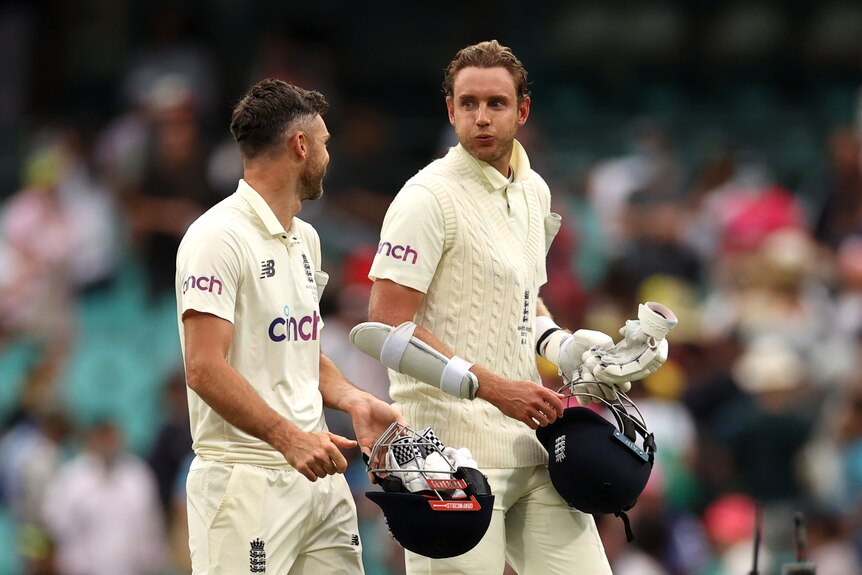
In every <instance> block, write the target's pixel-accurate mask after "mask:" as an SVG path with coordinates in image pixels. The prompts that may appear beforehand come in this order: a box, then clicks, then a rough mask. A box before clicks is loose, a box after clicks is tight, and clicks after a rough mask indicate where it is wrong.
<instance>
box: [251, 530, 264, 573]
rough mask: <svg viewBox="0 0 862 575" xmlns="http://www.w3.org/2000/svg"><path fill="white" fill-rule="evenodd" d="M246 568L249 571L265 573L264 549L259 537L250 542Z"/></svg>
mask: <svg viewBox="0 0 862 575" xmlns="http://www.w3.org/2000/svg"><path fill="white" fill-rule="evenodd" d="M248 570H249V571H250V572H251V573H266V551H265V550H264V548H263V541H262V540H261V539H260V538H257V539H255V540H254V541H252V542H251V550H250V551H249V552H248Z"/></svg>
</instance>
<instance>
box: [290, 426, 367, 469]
mask: <svg viewBox="0 0 862 575" xmlns="http://www.w3.org/2000/svg"><path fill="white" fill-rule="evenodd" d="M351 447H356V441H354V440H352V439H347V438H346V437H342V436H340V435H336V434H334V433H330V432H329V431H317V432H307V431H300V430H296V431H295V432H294V433H292V434H291V437H290V440H289V441H288V442H287V445H286V446H285V447H284V448H283V449H282V450H281V452H282V454H283V455H284V458H285V459H286V460H287V462H288V463H290V464H291V465H292V466H293V468H294V469H296V470H297V471H299V472H300V473H302V474H303V475H304V476H305V477H306V478H307V479H308V480H309V481H317V479H318V478H323V477H326V476H327V475H334V474H336V473H344V471H345V470H346V469H347V459H345V457H344V454H342V453H341V451H339V448H341V449H349V448H351Z"/></svg>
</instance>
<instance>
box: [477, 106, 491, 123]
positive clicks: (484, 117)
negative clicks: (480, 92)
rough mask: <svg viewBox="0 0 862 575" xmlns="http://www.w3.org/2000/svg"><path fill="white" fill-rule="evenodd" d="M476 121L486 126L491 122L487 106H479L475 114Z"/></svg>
mask: <svg viewBox="0 0 862 575" xmlns="http://www.w3.org/2000/svg"><path fill="white" fill-rule="evenodd" d="M476 123H477V124H478V125H480V126H487V125H488V124H490V123H491V119H490V117H489V116H488V107H487V106H479V113H478V114H476Z"/></svg>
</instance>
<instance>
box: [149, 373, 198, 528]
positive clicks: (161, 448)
mask: <svg viewBox="0 0 862 575" xmlns="http://www.w3.org/2000/svg"><path fill="white" fill-rule="evenodd" d="M163 393H164V410H163V413H164V421H163V422H162V424H161V426H160V427H159V429H158V431H157V432H156V437H155V441H154V442H153V447H152V449H151V450H150V454H149V458H148V460H147V462H148V463H149V465H150V467H151V468H152V470H153V473H154V474H155V477H156V483H157V484H158V486H159V499H160V501H161V502H162V507H163V508H164V510H165V512H166V513H167V512H169V510H170V507H171V504H172V501H173V494H174V486H175V483H176V481H177V473H179V471H180V470H181V469H182V468H183V465H184V462H185V460H186V458H187V457H188V456H189V454H190V453H192V435H191V431H190V430H189V407H188V400H187V398H186V393H187V391H186V378H185V374H184V373H183V372H182V371H180V372H178V373H176V374H174V375H173V376H171V378H170V379H169V380H168V381H167V383H166V385H165V387H164V391H163Z"/></svg>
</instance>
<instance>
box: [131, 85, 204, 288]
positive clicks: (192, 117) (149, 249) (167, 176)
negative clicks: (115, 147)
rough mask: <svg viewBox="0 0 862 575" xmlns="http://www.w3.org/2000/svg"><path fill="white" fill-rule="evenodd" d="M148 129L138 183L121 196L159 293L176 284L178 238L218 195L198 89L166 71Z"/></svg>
mask: <svg viewBox="0 0 862 575" xmlns="http://www.w3.org/2000/svg"><path fill="white" fill-rule="evenodd" d="M150 97H151V101H150V105H151V107H152V122H153V123H152V135H151V139H150V140H149V145H150V148H149V155H148V159H147V163H146V165H145V168H144V171H143V174H142V179H141V181H140V186H139V188H137V189H136V190H133V191H132V193H131V194H130V195H128V196H126V198H125V205H126V210H127V212H126V213H127V218H128V220H129V223H130V228H131V235H132V240H133V245H134V247H135V249H136V250H137V251H138V252H139V254H140V257H141V259H142V262H143V264H144V266H145V269H146V272H147V280H148V281H149V282H150V295H151V296H152V297H154V298H160V297H162V296H165V295H167V294H169V293H171V292H172V290H173V287H174V269H173V266H172V265H171V262H173V261H174V260H175V256H176V253H177V248H178V247H179V245H180V239H182V237H183V234H184V233H185V231H186V229H187V228H188V226H189V224H191V222H192V221H194V220H195V218H197V217H198V216H200V215H201V214H202V213H203V212H204V211H205V210H206V209H207V208H209V207H211V206H212V205H213V204H215V203H216V202H217V201H218V200H220V199H221V198H220V197H218V195H217V194H216V192H215V190H214V189H213V187H212V186H211V185H210V183H209V178H208V172H207V167H208V166H207V159H208V157H209V146H208V144H207V140H206V138H205V136H204V134H203V131H202V126H201V124H200V117H199V115H198V113H199V110H198V102H197V100H196V94H195V92H194V91H193V90H192V89H191V87H190V86H189V84H188V81H187V80H186V79H185V78H183V77H182V76H165V77H163V78H161V79H160V80H159V81H158V82H157V83H156V84H155V85H154V87H153V92H152V94H151V96H150Z"/></svg>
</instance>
